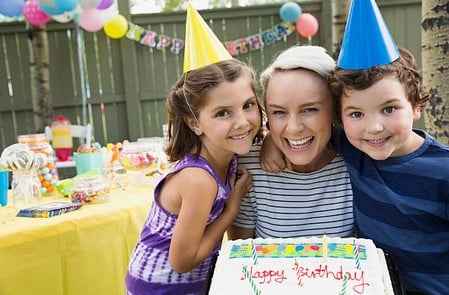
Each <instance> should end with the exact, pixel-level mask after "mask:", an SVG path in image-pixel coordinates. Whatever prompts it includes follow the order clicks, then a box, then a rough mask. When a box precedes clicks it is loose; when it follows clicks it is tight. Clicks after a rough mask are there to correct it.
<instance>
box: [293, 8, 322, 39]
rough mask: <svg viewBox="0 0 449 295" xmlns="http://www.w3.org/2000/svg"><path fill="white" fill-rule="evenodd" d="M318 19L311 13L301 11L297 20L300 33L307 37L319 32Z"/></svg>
mask: <svg viewBox="0 0 449 295" xmlns="http://www.w3.org/2000/svg"><path fill="white" fill-rule="evenodd" d="M318 27H319V25H318V20H317V19H316V18H315V17H314V16H313V15H311V14H310V13H301V14H300V15H299V17H298V20H297V21H296V29H297V30H298V33H299V34H300V35H301V36H303V37H306V38H309V37H313V36H314V35H315V34H316V33H317V32H318Z"/></svg>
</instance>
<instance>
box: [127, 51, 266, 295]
mask: <svg viewBox="0 0 449 295" xmlns="http://www.w3.org/2000/svg"><path fill="white" fill-rule="evenodd" d="M166 108H167V113H168V120H169V143H168V147H167V149H166V153H167V155H168V157H169V159H170V161H178V162H177V164H176V165H175V166H174V167H173V169H172V170H171V171H170V172H169V173H168V174H167V175H166V176H165V177H164V178H163V179H162V180H161V181H160V182H159V184H158V185H157V186H156V188H155V192H154V202H153V204H152V207H151V211H150V214H149V216H148V219H147V221H146V223H145V225H144V228H143V230H142V233H141V236H140V239H139V241H138V242H137V245H136V247H135V249H134V251H133V253H132V255H131V259H130V262H129V267H128V273H127V276H126V285H127V292H128V294H132V295H137V294H152V295H157V294H203V293H204V290H205V287H206V279H207V274H208V270H209V266H210V264H211V259H212V257H213V256H214V255H215V254H216V253H217V252H218V250H219V248H220V245H221V241H222V238H223V234H224V232H225V231H226V229H227V228H228V226H229V225H230V224H231V222H232V220H233V219H234V217H235V215H236V214H237V212H238V210H239V206H240V201H241V198H242V196H243V195H244V194H245V193H246V192H247V191H248V189H249V187H250V185H251V177H250V175H249V173H248V172H247V170H245V169H243V168H240V169H237V159H236V154H239V155H240V154H245V153H247V152H248V151H249V150H250V148H251V145H252V143H253V140H254V139H255V138H256V137H258V135H259V134H260V127H261V108H260V107H259V103H258V100H257V97H256V95H255V74H254V72H253V70H252V69H250V68H249V67H248V66H246V65H244V64H243V63H241V62H239V61H237V60H233V59H231V60H225V61H221V62H218V63H215V64H212V65H208V66H205V67H201V68H199V69H196V70H192V71H190V72H187V73H184V74H183V75H182V76H181V78H180V79H179V80H178V81H177V82H176V83H175V85H174V87H173V88H172V90H171V92H170V93H169V95H168V98H167V104H166ZM237 170H238V172H237ZM236 172H237V174H238V175H239V177H236Z"/></svg>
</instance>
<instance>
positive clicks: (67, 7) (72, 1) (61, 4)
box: [53, 0, 78, 11]
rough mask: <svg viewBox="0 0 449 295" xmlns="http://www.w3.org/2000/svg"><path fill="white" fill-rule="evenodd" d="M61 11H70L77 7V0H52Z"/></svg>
mask: <svg viewBox="0 0 449 295" xmlns="http://www.w3.org/2000/svg"><path fill="white" fill-rule="evenodd" d="M53 1H54V2H55V6H56V7H57V8H59V9H60V10H61V11H72V10H74V9H75V8H76V6H77V5H78V0H53Z"/></svg>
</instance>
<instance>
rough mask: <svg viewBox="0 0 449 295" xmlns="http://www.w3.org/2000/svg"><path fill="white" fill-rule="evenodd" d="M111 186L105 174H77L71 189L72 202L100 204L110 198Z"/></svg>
mask: <svg viewBox="0 0 449 295" xmlns="http://www.w3.org/2000/svg"><path fill="white" fill-rule="evenodd" d="M109 192H110V186H109V184H108V182H107V180H106V179H105V178H104V176H103V175H101V174H99V175H90V176H77V177H75V178H74V180H73V187H72V188H71V189H69V196H70V199H71V200H72V203H82V204H98V203H104V202H106V201H107V200H108V199H109Z"/></svg>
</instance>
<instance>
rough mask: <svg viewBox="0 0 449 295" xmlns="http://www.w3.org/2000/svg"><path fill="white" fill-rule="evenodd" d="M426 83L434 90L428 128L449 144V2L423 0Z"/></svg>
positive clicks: (428, 109) (423, 53) (445, 0)
mask: <svg viewBox="0 0 449 295" xmlns="http://www.w3.org/2000/svg"><path fill="white" fill-rule="evenodd" d="M421 27H422V65H423V66H422V70H423V84H424V86H425V87H426V89H427V90H428V91H429V92H430V100H429V103H428V105H427V107H426V108H425V117H424V122H425V127H426V130H427V131H428V132H429V133H430V134H432V135H433V136H434V137H435V138H436V139H437V140H438V141H440V142H442V143H445V144H449V83H448V80H447V75H448V69H449V43H448V42H449V41H448V38H449V1H448V0H424V1H422V23H421Z"/></svg>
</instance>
